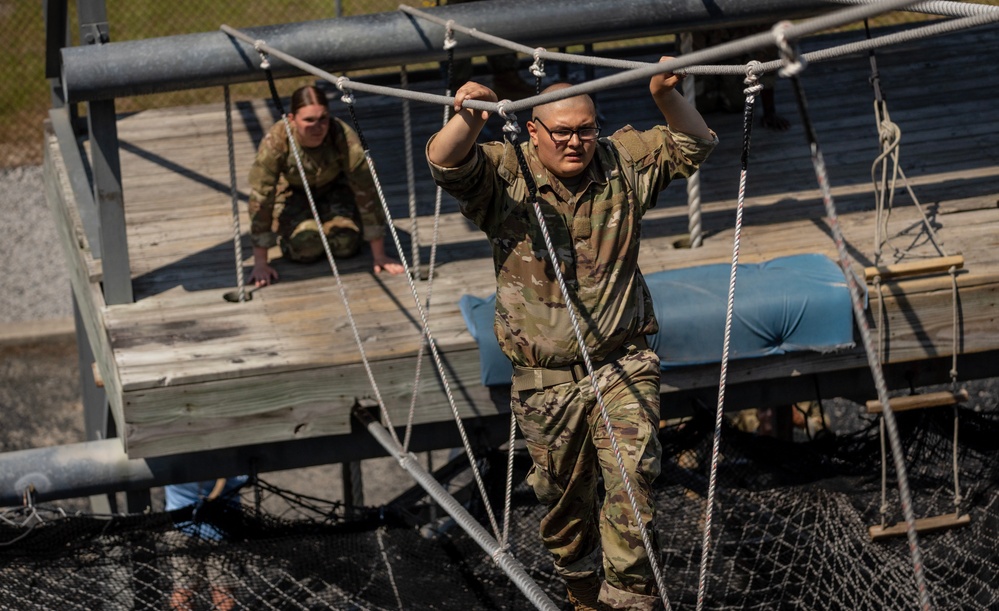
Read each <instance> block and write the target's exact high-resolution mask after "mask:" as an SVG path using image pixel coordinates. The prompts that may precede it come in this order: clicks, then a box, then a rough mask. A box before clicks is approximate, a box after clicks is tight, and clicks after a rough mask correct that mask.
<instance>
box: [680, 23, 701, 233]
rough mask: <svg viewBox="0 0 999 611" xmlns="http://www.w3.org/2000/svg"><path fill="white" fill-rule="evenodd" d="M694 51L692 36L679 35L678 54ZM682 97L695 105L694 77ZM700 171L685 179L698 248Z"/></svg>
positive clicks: (689, 225) (691, 229) (689, 221)
mask: <svg viewBox="0 0 999 611" xmlns="http://www.w3.org/2000/svg"><path fill="white" fill-rule="evenodd" d="M693 50H694V36H693V34H691V33H690V32H683V33H682V34H680V54H681V55H687V54H688V53H692V52H693ZM684 80H685V81H687V82H685V83H684V84H683V97H684V99H686V100H687V102H688V103H690V105H691V106H694V105H695V104H696V99H697V86H696V84H695V81H694V76H693V75H691V74H687V76H686V77H685V78H684ZM701 222H702V218H701V171H700V170H697V171H696V172H694V173H693V174H691V175H690V176H689V177H688V178H687V232H688V233H689V234H690V247H691V248H698V247H700V246H701V245H702V244H703V243H704V229H703V227H702V225H701Z"/></svg>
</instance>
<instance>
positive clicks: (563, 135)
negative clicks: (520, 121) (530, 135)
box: [534, 117, 600, 144]
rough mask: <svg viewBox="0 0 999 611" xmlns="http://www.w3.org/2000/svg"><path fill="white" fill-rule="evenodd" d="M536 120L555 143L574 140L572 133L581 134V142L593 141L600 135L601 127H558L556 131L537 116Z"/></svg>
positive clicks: (566, 142) (565, 142)
mask: <svg viewBox="0 0 999 611" xmlns="http://www.w3.org/2000/svg"><path fill="white" fill-rule="evenodd" d="M534 122H535V123H537V124H538V125H540V126H541V127H543V128H545V131H546V132H548V135H549V136H550V137H551V139H552V142H554V143H555V144H568V143H569V141H570V140H572V135H573V134H576V135H577V136H579V140H580V142H592V141H594V140H596V139H597V136H599V135H600V127H599V126H598V127H580V128H579V129H556V130H554V131H552V130H550V129H548V126H547V125H545V124H544V123H542V122H541V119H539V118H537V117H535V118H534Z"/></svg>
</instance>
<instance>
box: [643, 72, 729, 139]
mask: <svg viewBox="0 0 999 611" xmlns="http://www.w3.org/2000/svg"><path fill="white" fill-rule="evenodd" d="M667 59H672V58H670V57H662V58H660V60H659V61H665V60H667ZM680 80H681V77H679V76H677V75H675V74H673V73H672V72H666V73H664V74H657V75H655V76H653V77H652V80H650V81H649V92H650V93H651V94H652V99H654V100H655V101H656V106H658V107H659V111H660V112H662V113H663V118H665V119H666V123H667V124H669V126H670V127H672V128H673V129H674V130H676V131H678V132H683V133H684V134H687V135H689V136H695V137H698V138H704V139H708V140H710V139H711V138H713V137H714V135H713V134H712V133H711V130H710V129H708V124H707V123H705V122H704V118H703V117H701V113H699V112H697V109H696V108H694V106H693V105H691V104H689V103H688V102H687V100H685V99H684V97H683V96H682V95H680V92H679V91H677V90H676V86H677V85H679V84H680Z"/></svg>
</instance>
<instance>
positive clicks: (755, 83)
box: [697, 62, 763, 611]
mask: <svg viewBox="0 0 999 611" xmlns="http://www.w3.org/2000/svg"><path fill="white" fill-rule="evenodd" d="M758 68H759V62H750V64H749V65H747V66H746V79H745V83H746V89H745V90H743V93H744V94H745V95H746V103H745V106H744V108H743V126H742V158H741V161H742V164H741V165H742V167H741V171H740V172H739V198H738V203H737V205H736V213H735V232H734V237H733V241H732V270H731V272H730V274H729V282H728V301H727V303H726V307H725V333H724V339H723V341H722V356H721V377H720V379H719V382H718V407H717V408H716V410H715V432H714V437H713V439H712V444H711V469H710V472H709V475H708V497H707V501H706V505H705V514H704V534H703V542H702V545H701V565H700V572H699V577H698V580H697V611H701V609H703V608H704V600H705V597H706V596H707V585H708V558H709V556H710V550H711V523H712V516H713V515H714V505H715V492H716V488H717V482H718V463H719V460H720V457H721V451H720V449H721V429H722V420H723V418H724V414H725V387H726V380H727V377H728V360H729V350H730V347H731V340H732V320H733V317H734V312H735V279H736V275H737V272H738V269H739V244H740V240H741V238H742V213H743V210H744V208H745V203H746V175H747V170H748V168H749V143H750V139H751V135H752V132H753V108H754V107H755V105H756V94H757V93H759V92H760V91H762V90H763V85H761V84H760V83H759V77H758V75H757V73H756V70H757V69H758Z"/></svg>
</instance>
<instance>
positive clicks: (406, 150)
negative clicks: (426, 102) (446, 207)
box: [399, 66, 420, 273]
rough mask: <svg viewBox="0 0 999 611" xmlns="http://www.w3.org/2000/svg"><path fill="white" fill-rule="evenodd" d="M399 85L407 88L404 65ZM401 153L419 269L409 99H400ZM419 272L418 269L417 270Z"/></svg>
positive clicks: (416, 261) (400, 71)
mask: <svg viewBox="0 0 999 611" xmlns="http://www.w3.org/2000/svg"><path fill="white" fill-rule="evenodd" d="M399 86H400V87H401V88H402V89H409V73H408V72H407V71H406V66H400V67H399ZM402 130H403V132H404V133H405V137H404V138H403V154H404V155H405V156H406V190H407V192H408V193H409V235H410V247H411V252H412V261H413V268H414V269H416V270H419V269H420V231H419V227H418V225H417V210H416V170H415V169H414V168H413V119H412V116H411V113H410V111H409V99H408V98H403V100H402ZM417 273H419V271H417Z"/></svg>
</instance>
